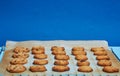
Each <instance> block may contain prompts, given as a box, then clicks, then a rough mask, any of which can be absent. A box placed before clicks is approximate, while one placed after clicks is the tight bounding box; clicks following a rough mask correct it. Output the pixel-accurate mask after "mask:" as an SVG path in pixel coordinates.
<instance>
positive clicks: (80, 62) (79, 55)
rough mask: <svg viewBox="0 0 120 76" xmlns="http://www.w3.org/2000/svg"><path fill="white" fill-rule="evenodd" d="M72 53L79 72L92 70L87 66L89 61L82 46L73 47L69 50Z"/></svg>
mask: <svg viewBox="0 0 120 76" xmlns="http://www.w3.org/2000/svg"><path fill="white" fill-rule="evenodd" d="M71 53H72V55H74V56H75V59H76V60H77V66H78V71H79V72H92V71H93V69H92V68H91V67H90V66H89V65H90V62H89V61H88V58H87V53H86V51H85V49H84V48H83V47H79V46H77V47H73V48H72V51H71Z"/></svg>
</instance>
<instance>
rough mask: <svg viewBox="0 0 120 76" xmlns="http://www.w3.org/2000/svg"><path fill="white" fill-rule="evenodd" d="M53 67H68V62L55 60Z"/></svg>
mask: <svg viewBox="0 0 120 76" xmlns="http://www.w3.org/2000/svg"><path fill="white" fill-rule="evenodd" d="M54 64H55V65H68V64H69V62H68V61H67V60H56V61H55V62H54Z"/></svg>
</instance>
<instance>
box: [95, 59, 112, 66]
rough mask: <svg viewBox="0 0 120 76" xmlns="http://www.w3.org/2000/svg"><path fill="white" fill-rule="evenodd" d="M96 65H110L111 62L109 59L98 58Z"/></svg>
mask: <svg viewBox="0 0 120 76" xmlns="http://www.w3.org/2000/svg"><path fill="white" fill-rule="evenodd" d="M97 65H99V66H111V65H112V62H111V61H109V60H99V61H98V62H97Z"/></svg>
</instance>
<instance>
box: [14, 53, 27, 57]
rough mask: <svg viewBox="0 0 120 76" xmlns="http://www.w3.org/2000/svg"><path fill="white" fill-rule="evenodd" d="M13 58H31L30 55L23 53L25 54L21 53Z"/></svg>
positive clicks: (15, 54)
mask: <svg viewBox="0 0 120 76" xmlns="http://www.w3.org/2000/svg"><path fill="white" fill-rule="evenodd" d="M12 57H13V58H28V57H29V54H27V53H23V52H20V53H14V54H13V55H12Z"/></svg>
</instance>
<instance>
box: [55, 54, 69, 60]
mask: <svg viewBox="0 0 120 76" xmlns="http://www.w3.org/2000/svg"><path fill="white" fill-rule="evenodd" d="M55 59H57V60H69V56H68V55H55Z"/></svg>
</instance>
